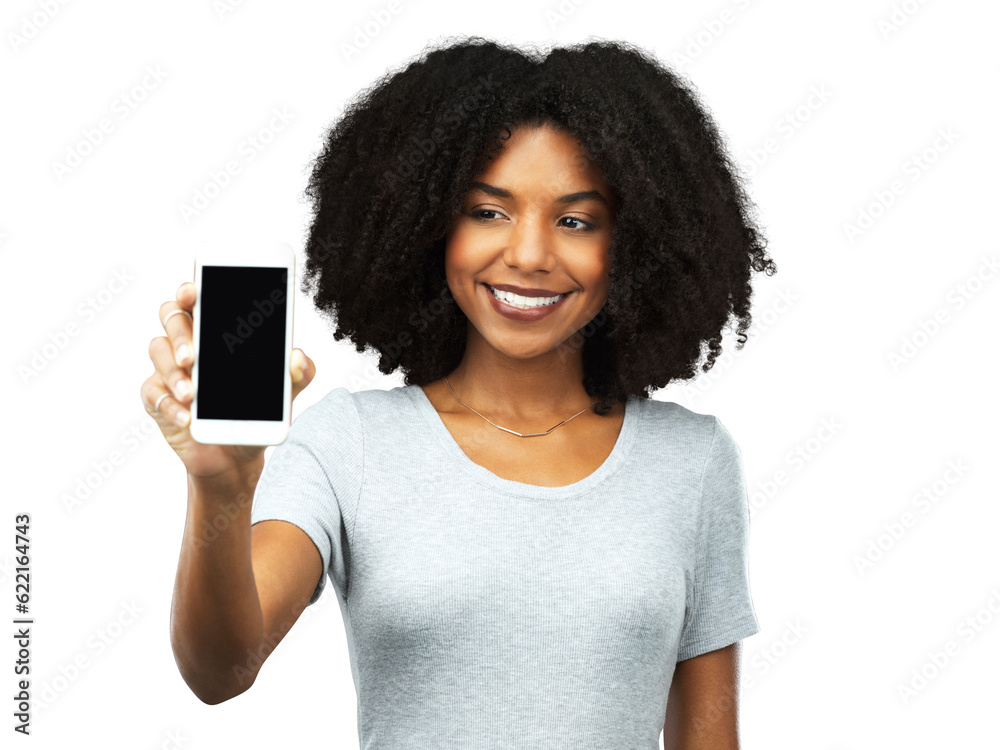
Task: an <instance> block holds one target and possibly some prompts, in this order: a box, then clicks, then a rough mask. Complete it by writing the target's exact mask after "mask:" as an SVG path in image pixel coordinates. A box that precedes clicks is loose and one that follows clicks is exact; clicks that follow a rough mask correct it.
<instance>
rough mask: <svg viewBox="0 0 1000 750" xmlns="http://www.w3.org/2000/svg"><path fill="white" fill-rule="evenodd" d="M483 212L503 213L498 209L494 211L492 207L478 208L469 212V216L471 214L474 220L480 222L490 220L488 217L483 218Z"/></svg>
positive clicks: (499, 214)
mask: <svg viewBox="0 0 1000 750" xmlns="http://www.w3.org/2000/svg"><path fill="white" fill-rule="evenodd" d="M483 214H497V215H498V216H502V215H503V214H501V213H500V212H499V211H494V210H493V209H492V208H480V209H478V210H476V211H473V212H472V213H471V214H469V216H471V217H472V218H473V219H475V220H476V221H482V222H486V221H490V219H488V218H483Z"/></svg>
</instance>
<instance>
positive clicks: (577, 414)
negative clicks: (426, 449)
mask: <svg viewBox="0 0 1000 750" xmlns="http://www.w3.org/2000/svg"><path fill="white" fill-rule="evenodd" d="M444 382H446V383H447V384H448V387H449V388H451V381H449V380H448V376H447V375H446V376H445V378H444ZM451 392H452V393H454V394H455V398H457V399H458V403H460V404H461V405H462V406H464V407H465V408H466V409H469V410H471V411H474V412H476V414H479V412H478V411H476V410H475V409H473V408H472V407H471V406H469V405H468V404H467V403H465V402H464V401H463V400H462V399H460V398H458V394H457V393H455V389H454V388H451ZM595 403H597V399H594V400H593V401H591V402H590V406H587V407H584V408H583V409H581V410H580V411H578V412H577V413H576V414H574V415H573V416H572V417H570V418H569V419H564V420H563V421H562V422H560V423H559V424H557V425H553V426H552V427H550V428H549V429H547V430H546V431H545V432H529V433H528V434H526V435H524V434H521V433H520V432H514V430H508V429H507V428H506V427H500V425H498V424H497V423H496V422H493V421H491V420H489V419H487V418H486V417H483V415H482V414H479V416H481V417H483V419H485V420H486V421H487V422H489V423H490V424H491V425H493V426H494V427H497V428H499V429H501V430H503V431H504V432H509V433H510V434H511V435H517V436H518V437H537V436H539V435H548V434H549V433H550V432H552V430H554V429H555V428H556V427H559V426H561V425H564V424H566V423H567V422H568V421H569V420H570V419H576V418H577V417H579V416H580V415H581V414H583V413H584V412H585V411H587V409H591V408H593V406H594V404H595Z"/></svg>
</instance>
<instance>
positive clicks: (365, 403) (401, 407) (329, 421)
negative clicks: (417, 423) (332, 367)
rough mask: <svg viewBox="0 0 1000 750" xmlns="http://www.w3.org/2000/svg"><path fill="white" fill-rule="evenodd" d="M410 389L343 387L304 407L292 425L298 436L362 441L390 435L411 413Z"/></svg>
mask: <svg viewBox="0 0 1000 750" xmlns="http://www.w3.org/2000/svg"><path fill="white" fill-rule="evenodd" d="M410 390H411V389H408V388H405V387H402V386H401V387H397V388H391V389H388V390H385V389H380V388H370V389H365V390H358V391H351V390H348V389H347V388H346V387H344V386H340V387H337V388H334V389H332V390H331V391H330V392H329V393H327V394H326V395H325V396H323V397H322V398H320V399H319V400H318V401H316V402H314V403H313V404H310V405H309V406H307V407H305V408H304V409H303V410H302V412H301V413H300V414H299V415H298V416H297V417H296V418H295V420H294V421H293V423H292V427H293V429H295V431H296V432H297V433H299V434H305V433H306V432H322V433H324V434H326V435H328V436H329V437H344V436H348V437H350V438H352V439H358V440H360V439H362V438H363V437H365V436H368V437H369V439H370V438H371V437H372V436H378V435H384V434H386V433H385V431H384V430H385V428H388V429H389V433H390V434H391V433H392V428H393V427H394V426H395V427H398V426H399V424H400V421H401V420H402V419H404V418H405V415H406V414H409V413H413V408H414V403H413V399H412V395H411V394H410V393H409V391H410Z"/></svg>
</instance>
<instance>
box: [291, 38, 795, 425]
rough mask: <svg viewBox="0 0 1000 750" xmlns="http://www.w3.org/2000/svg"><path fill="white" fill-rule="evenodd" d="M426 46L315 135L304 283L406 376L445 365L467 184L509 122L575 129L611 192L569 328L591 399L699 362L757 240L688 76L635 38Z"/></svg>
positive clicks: (604, 403) (738, 296) (608, 403)
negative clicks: (587, 317) (453, 242)
mask: <svg viewBox="0 0 1000 750" xmlns="http://www.w3.org/2000/svg"><path fill="white" fill-rule="evenodd" d="M451 41H453V40H448V41H446V42H445V44H444V45H443V46H441V47H438V48H430V49H428V48H425V49H424V50H423V51H422V52H421V54H420V55H419V56H418V58H417V59H415V60H413V61H411V62H410V63H409V64H408V65H406V66H405V68H403V69H401V70H399V71H396V72H392V71H389V72H387V73H386V74H385V75H384V76H383V77H382V78H380V79H379V80H377V81H376V82H375V83H374V84H372V86H371V87H370V88H368V89H366V90H363V91H362V92H360V93H359V94H358V95H357V96H356V97H355V98H354V99H353V100H352V101H350V102H348V104H347V106H346V107H345V110H344V113H343V115H342V116H341V117H340V118H339V120H338V121H336V122H335V123H334V124H333V125H331V126H330V127H329V128H328V129H327V131H326V133H325V134H324V145H323V147H322V149H321V150H320V152H319V154H318V156H316V158H315V161H314V162H313V164H312V171H311V175H310V178H309V183H308V186H307V188H306V190H305V195H306V196H307V197H308V199H310V201H311V205H312V220H311V224H310V227H309V230H308V235H307V240H306V248H305V250H306V261H305V274H304V278H303V282H302V291H303V292H305V293H307V294H310V295H311V296H312V298H313V302H314V304H315V305H316V307H317V309H318V310H319V311H320V312H321V313H322V314H323V315H324V316H325V317H327V318H328V319H329V320H330V321H331V322H332V323H333V326H334V340H336V341H340V340H342V339H343V338H345V337H349V338H350V340H351V341H352V342H354V345H355V347H356V348H357V350H358V351H359V352H364V351H365V350H366V349H367V348H369V347H370V348H372V349H374V350H375V351H377V352H378V353H379V355H380V357H379V362H378V368H379V371H380V372H382V373H384V374H390V373H392V372H393V371H394V370H395V369H396V368H402V370H403V373H404V375H405V380H404V382H405V383H406V384H407V385H414V384H416V385H425V384H427V383H430V382H432V381H434V380H437V379H439V378H441V377H442V376H444V375H447V374H448V373H450V372H451V371H452V370H453V369H455V367H457V366H458V364H459V363H460V361H461V359H462V356H463V353H464V350H465V337H466V331H467V323H468V319H467V318H466V316H465V314H464V313H463V312H462V310H461V308H459V307H458V305H457V303H456V302H455V300H454V298H453V297H452V295H451V293H450V290H449V288H448V285H447V281H446V278H445V266H444V258H445V236H446V233H447V231H448V227H449V225H450V223H451V221H452V219H453V217H455V216H456V215H457V214H459V213H460V211H461V208H462V201H463V198H464V196H465V194H466V192H467V191H468V190H469V189H470V185H471V182H472V181H473V180H474V179H476V178H477V177H478V175H479V174H480V173H481V172H482V171H483V170H484V169H485V168H486V166H487V162H488V161H489V160H490V159H492V158H493V157H494V156H495V155H496V154H497V153H498V152H499V150H500V149H501V148H502V147H503V142H504V140H505V139H506V138H508V137H509V136H510V131H511V130H513V129H514V128H515V127H517V126H535V125H540V124H547V125H550V126H552V127H554V128H556V129H559V130H562V131H564V132H567V133H569V134H570V135H572V136H573V137H574V138H575V139H576V140H577V141H578V142H579V143H580V145H581V148H582V150H583V152H584V153H585V154H586V155H587V157H588V158H590V159H592V160H593V161H594V162H595V163H596V164H597V165H598V166H599V167H600V169H601V170H602V171H603V174H604V177H605V179H606V181H607V183H608V184H609V185H610V186H611V188H612V192H613V196H614V202H615V206H616V218H615V225H614V228H613V239H612V244H611V248H610V260H611V263H610V271H609V274H610V277H609V287H608V299H607V302H606V303H605V305H604V308H603V309H602V310H601V311H600V312H599V313H598V314H597V315H596V316H595V317H594V318H593V320H591V321H590V322H589V323H588V324H587V326H585V327H584V328H582V329H581V330H580V331H578V332H577V334H575V337H576V338H577V339H579V342H578V343H579V345H580V346H582V347H583V351H582V353H581V356H582V359H583V370H584V380H583V386H584V388H585V390H586V392H587V393H588V394H589V395H591V396H598V397H599V400H598V402H597V403H596V404H595V406H594V411H595V412H596V413H598V414H607V413H608V412H609V411H610V410H611V408H612V405H613V403H614V402H616V401H621V402H624V401H625V399H626V398H627V396H628V394H635V395H636V396H638V397H641V398H648V397H649V389H651V388H653V389H656V388H663V387H666V386H667V384H668V383H670V382H671V381H673V380H686V379H690V378H693V377H695V375H696V368H697V365H698V362H699V361H700V360H701V358H702V357H703V356H704V354H705V349H706V348H707V350H708V357H707V360H706V361H705V363H704V364H703V365H702V367H701V369H702V370H704V371H706V372H707V371H708V370H709V369H711V367H712V366H713V364H714V363H715V360H716V358H717V357H718V356H719V354H720V353H721V351H722V347H721V341H722V331H723V329H724V327H725V326H726V325H727V324H728V322H729V320H730V318H731V317H735V318H736V319H737V320H738V322H739V324H738V327H737V328H736V334H737V339H738V342H737V349H741V348H742V347H743V345H744V344H745V343H746V340H747V336H746V331H747V329H748V327H749V325H750V321H751V315H750V302H751V297H752V288H751V284H750V271H751V269H753V270H754V271H757V272H762V271H763V272H765V273H767V275H768V276H771V275H773V274H774V273H776V272H777V267H776V266H775V264H774V261H773V260H772V259H770V258H769V257H768V256H767V255H766V253H765V247H766V239H765V238H764V236H763V233H762V231H761V230H760V228H759V227H758V226H757V224H756V221H755V213H756V209H755V207H754V205H753V204H752V202H751V201H750V200H749V198H748V197H747V193H746V190H745V188H744V186H743V179H744V178H743V177H742V176H741V175H740V173H739V171H738V168H737V166H736V163H735V161H734V160H733V159H732V157H731V156H730V155H729V154H728V152H727V149H726V146H725V144H724V142H723V139H722V137H721V136H720V134H719V132H718V130H717V128H716V126H715V124H714V123H713V121H712V119H711V117H710V115H709V114H708V112H707V111H706V108H705V107H704V106H703V105H702V104H701V103H700V102H699V100H698V97H697V94H696V93H695V91H694V89H693V87H692V86H691V84H690V83H686V82H684V81H682V80H681V79H680V78H679V76H678V75H676V74H675V73H673V72H671V71H670V70H669V69H667V68H666V67H664V66H663V65H662V64H661V63H659V62H658V61H657V60H656V59H655V58H654V57H653V56H652V55H650V54H649V53H647V52H645V51H643V50H641V49H640V48H637V47H635V46H634V45H631V44H628V43H624V42H616V41H607V40H600V41H588V42H586V43H580V44H576V45H573V46H568V47H562V48H554V49H551V50H550V51H548V52H547V53H545V52H541V51H539V50H537V49H535V48H530V47H529V48H517V47H514V46H510V45H505V44H501V43H498V42H496V41H493V40H488V39H484V38H482V37H465V38H463V39H460V40H458V41H457V42H454V43H450V42H451Z"/></svg>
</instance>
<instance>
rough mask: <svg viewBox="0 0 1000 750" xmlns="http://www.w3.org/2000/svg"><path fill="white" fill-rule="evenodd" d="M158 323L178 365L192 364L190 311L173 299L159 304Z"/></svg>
mask: <svg viewBox="0 0 1000 750" xmlns="http://www.w3.org/2000/svg"><path fill="white" fill-rule="evenodd" d="M160 323H161V324H162V325H163V330H164V331H166V332H167V337H168V338H169V339H170V346H171V348H172V350H173V358H174V361H175V362H176V363H177V365H178V366H180V367H190V366H191V365H192V364H194V356H193V349H192V347H191V313H190V312H189V311H188V310H186V309H185V308H184V307H182V306H181V305H180V304H179V303H177V302H173V301H167V302H164V303H163V304H162V305H160Z"/></svg>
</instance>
